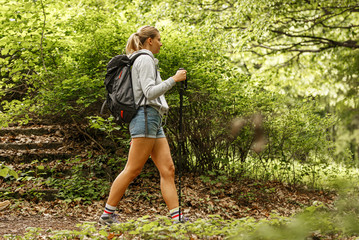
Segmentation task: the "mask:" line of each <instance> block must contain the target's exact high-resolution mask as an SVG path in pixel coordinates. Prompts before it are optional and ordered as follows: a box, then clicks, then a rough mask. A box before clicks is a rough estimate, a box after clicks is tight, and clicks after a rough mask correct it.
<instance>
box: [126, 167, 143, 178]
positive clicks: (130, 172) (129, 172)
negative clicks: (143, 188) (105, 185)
mask: <svg viewBox="0 0 359 240" xmlns="http://www.w3.org/2000/svg"><path fill="white" fill-rule="evenodd" d="M123 171H124V174H125V176H126V177H127V178H128V179H131V181H132V180H133V179H135V178H136V177H137V176H138V175H140V173H141V171H142V168H139V169H124V170H123Z"/></svg>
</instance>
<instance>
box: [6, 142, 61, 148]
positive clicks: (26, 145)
mask: <svg viewBox="0 0 359 240" xmlns="http://www.w3.org/2000/svg"><path fill="white" fill-rule="evenodd" d="M60 147H62V142H44V143H0V150H28V149H58V148H60Z"/></svg>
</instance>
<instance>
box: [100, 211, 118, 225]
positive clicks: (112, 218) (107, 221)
mask: <svg viewBox="0 0 359 240" xmlns="http://www.w3.org/2000/svg"><path fill="white" fill-rule="evenodd" d="M117 216H118V215H117V214H111V215H109V216H106V217H102V216H101V217H100V219H99V221H98V223H99V224H100V225H103V226H111V225H112V224H117V223H120V222H119V221H118V220H117Z"/></svg>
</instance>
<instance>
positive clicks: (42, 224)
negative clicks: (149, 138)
mask: <svg viewBox="0 0 359 240" xmlns="http://www.w3.org/2000/svg"><path fill="white" fill-rule="evenodd" d="M183 179H184V180H183V183H182V184H183V195H182V200H183V204H184V206H185V207H184V214H185V216H187V217H189V219H190V220H191V221H195V220H196V219H197V218H204V219H205V218H207V216H208V215H209V214H211V215H213V214H215V215H220V216H221V217H223V218H224V219H238V218H243V217H254V218H256V219H260V218H270V217H271V214H272V213H276V214H279V215H281V216H291V215H293V214H295V213H297V212H298V211H301V209H303V207H305V206H310V205H312V204H313V203H314V202H322V203H324V204H325V205H327V206H329V207H330V206H331V205H332V204H333V201H334V198H335V194H333V193H329V192H323V191H314V190H308V189H304V188H299V187H297V188H293V187H289V186H286V185H285V184H282V183H278V182H266V183H261V182H257V181H253V180H242V181H241V182H240V183H234V182H230V181H229V182H228V183H227V184H221V186H214V185H210V184H209V183H204V182H203V181H202V180H201V179H200V178H198V177H193V176H185V177H184V178H183ZM158 185H159V184H158V183H156V182H153V181H151V180H149V179H146V178H145V179H142V180H141V179H139V180H137V182H136V180H135V182H134V183H133V184H132V185H130V187H129V189H128V191H127V192H126V196H125V197H124V199H123V200H122V201H121V203H120V206H119V211H118V214H119V220H120V221H121V222H126V221H129V220H130V219H137V218H139V217H142V216H144V215H149V216H150V218H155V217H156V216H159V215H168V211H167V209H166V207H165V204H164V201H163V199H162V197H161V194H160V189H159V186H158ZM144 186H145V187H144ZM218 189H223V191H221V192H218V191H214V190H218ZM144 192H145V193H146V194H141V193H144ZM249 196H251V197H249ZM11 202H12V204H11V205H10V207H8V208H7V209H5V210H3V211H2V212H0V236H3V235H4V234H11V235H17V236H18V235H24V234H25V233H26V231H29V230H26V229H27V228H29V227H32V228H41V229H42V230H43V232H44V234H46V230H48V229H52V230H73V229H76V228H77V227H76V225H77V224H81V223H83V222H97V219H98V217H99V216H100V214H101V213H102V211H103V206H104V205H105V200H101V201H94V202H92V204H82V203H76V202H71V203H66V202H65V201H62V200H55V201H42V202H33V201H28V200H23V199H21V200H11Z"/></svg>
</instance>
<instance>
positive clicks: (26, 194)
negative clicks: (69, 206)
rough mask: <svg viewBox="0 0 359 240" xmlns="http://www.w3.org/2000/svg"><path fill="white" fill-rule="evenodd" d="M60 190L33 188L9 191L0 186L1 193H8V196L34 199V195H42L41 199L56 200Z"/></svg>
mask: <svg viewBox="0 0 359 240" xmlns="http://www.w3.org/2000/svg"><path fill="white" fill-rule="evenodd" d="M58 192H59V190H58V189H31V190H26V191H25V190H21V191H14V192H9V191H8V190H7V189H2V188H0V195H3V194H5V193H6V196H7V197H11V198H14V199H20V198H24V199H34V196H41V199H43V200H45V201H54V200H56V194H57V193H58Z"/></svg>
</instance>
